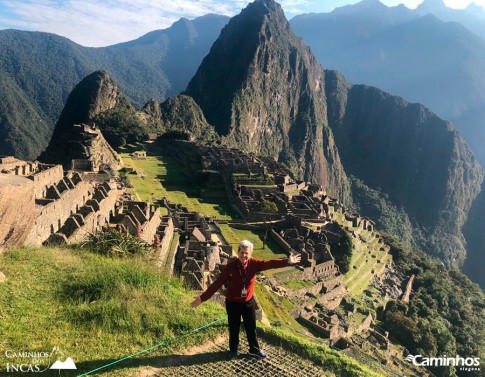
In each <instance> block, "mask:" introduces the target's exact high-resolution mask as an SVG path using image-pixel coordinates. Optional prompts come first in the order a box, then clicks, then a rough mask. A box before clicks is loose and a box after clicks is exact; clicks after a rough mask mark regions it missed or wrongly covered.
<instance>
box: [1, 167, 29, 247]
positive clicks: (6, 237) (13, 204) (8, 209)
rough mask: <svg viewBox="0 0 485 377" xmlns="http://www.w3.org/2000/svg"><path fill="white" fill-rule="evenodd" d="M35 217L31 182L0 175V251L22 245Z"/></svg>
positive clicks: (21, 178) (13, 176) (25, 179)
mask: <svg viewBox="0 0 485 377" xmlns="http://www.w3.org/2000/svg"><path fill="white" fill-rule="evenodd" d="M35 217H36V213H35V204H34V184H33V182H32V181H31V180H29V179H27V178H24V177H19V176H15V175H10V174H2V173H0V251H1V250H2V249H4V248H7V247H12V246H18V245H22V244H23V242H24V240H25V238H26V237H27V234H28V230H29V229H30V227H31V226H32V224H33V222H34V219H35Z"/></svg>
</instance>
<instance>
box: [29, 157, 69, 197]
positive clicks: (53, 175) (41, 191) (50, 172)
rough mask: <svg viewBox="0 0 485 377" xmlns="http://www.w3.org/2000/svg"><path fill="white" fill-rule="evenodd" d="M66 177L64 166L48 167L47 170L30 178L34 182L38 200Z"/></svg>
mask: <svg viewBox="0 0 485 377" xmlns="http://www.w3.org/2000/svg"><path fill="white" fill-rule="evenodd" d="M63 177H64V171H63V170H62V165H53V166H49V167H47V166H46V169H45V170H41V171H39V172H38V173H35V174H34V175H30V176H29V177H28V178H29V179H30V180H31V181H33V182H34V191H35V197H36V198H42V197H44V196H45V194H46V192H47V189H48V188H49V187H50V186H52V185H54V184H56V183H57V182H59V181H60V180H61V179H62V178H63Z"/></svg>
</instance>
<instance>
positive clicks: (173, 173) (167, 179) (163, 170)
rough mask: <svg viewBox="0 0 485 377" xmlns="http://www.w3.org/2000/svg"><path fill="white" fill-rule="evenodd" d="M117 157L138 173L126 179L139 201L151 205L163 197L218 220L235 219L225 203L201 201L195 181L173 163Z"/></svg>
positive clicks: (147, 158) (176, 162) (158, 157)
mask: <svg viewBox="0 0 485 377" xmlns="http://www.w3.org/2000/svg"><path fill="white" fill-rule="evenodd" d="M121 156H122V158H123V162H124V164H125V167H127V168H130V169H133V170H134V172H138V173H139V175H138V174H136V173H135V174H128V178H129V180H130V183H131V184H132V185H133V189H134V190H135V191H136V192H137V193H138V195H139V197H140V199H141V200H149V201H151V202H153V201H156V200H160V199H161V198H163V197H166V198H167V199H168V200H170V201H172V202H174V203H177V204H181V205H183V206H185V207H187V209H188V210H189V211H194V212H199V213H203V214H205V215H206V216H216V217H217V218H218V219H220V220H230V219H232V218H234V217H237V215H236V213H235V211H234V210H233V209H232V208H231V206H230V205H229V204H228V203H227V201H225V200H224V201H222V202H221V200H217V201H212V200H205V199H201V198H200V187H199V185H198V182H196V180H195V179H194V177H191V176H188V175H187V174H186V173H185V172H184V171H183V167H182V165H181V164H180V163H179V162H178V161H177V160H175V159H173V158H170V157H161V156H147V157H146V159H143V160H136V159H132V158H131V156H130V155H129V154H127V153H124V154H122V155H121ZM152 194H153V195H152ZM154 198H156V200H154Z"/></svg>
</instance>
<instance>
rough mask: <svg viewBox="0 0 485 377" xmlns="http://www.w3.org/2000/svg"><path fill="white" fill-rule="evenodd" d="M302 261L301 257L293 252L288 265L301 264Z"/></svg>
mask: <svg viewBox="0 0 485 377" xmlns="http://www.w3.org/2000/svg"><path fill="white" fill-rule="evenodd" d="M300 261H301V255H300V254H296V253H294V252H293V251H292V252H291V253H290V256H289V257H288V264H296V263H300Z"/></svg>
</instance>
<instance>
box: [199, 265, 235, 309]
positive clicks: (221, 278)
mask: <svg viewBox="0 0 485 377" xmlns="http://www.w3.org/2000/svg"><path fill="white" fill-rule="evenodd" d="M227 276H228V270H227V266H226V267H224V269H223V270H222V271H221V274H220V275H219V277H218V278H217V279H216V280H215V281H214V282H213V283H212V284H211V285H210V286H209V288H207V290H206V291H205V292H204V293H202V294H201V295H200V296H198V297H197V298H196V299H195V300H194V301H192V302H191V304H190V306H191V307H192V308H194V309H195V308H196V307H198V306H199V305H200V304H202V303H203V302H204V301H207V300H208V299H210V298H211V297H212V295H213V294H214V293H216V292H217V291H218V290H219V288H220V287H222V284H224V283H225V282H226V280H227Z"/></svg>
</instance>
